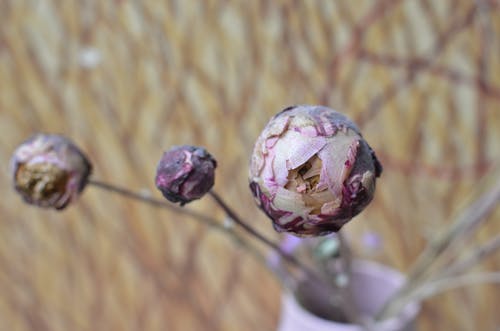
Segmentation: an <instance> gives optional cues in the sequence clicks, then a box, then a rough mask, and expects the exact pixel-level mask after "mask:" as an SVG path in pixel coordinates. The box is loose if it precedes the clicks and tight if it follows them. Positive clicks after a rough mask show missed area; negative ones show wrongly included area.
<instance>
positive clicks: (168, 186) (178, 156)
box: [155, 146, 217, 205]
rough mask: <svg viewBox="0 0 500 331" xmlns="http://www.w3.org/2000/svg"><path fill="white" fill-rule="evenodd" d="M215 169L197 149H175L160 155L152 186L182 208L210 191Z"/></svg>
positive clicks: (199, 149)
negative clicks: (178, 203) (154, 185)
mask: <svg viewBox="0 0 500 331" xmlns="http://www.w3.org/2000/svg"><path fill="white" fill-rule="evenodd" d="M216 166H217V162H216V161H215V160H214V158H213V157H212V156H211V155H210V154H209V153H208V152H207V151H206V150H205V149H203V148H201V147H195V146H175V147H173V148H172V149H170V150H169V151H167V152H165V153H163V156H162V158H161V160H160V162H159V164H158V167H157V170H156V178H155V184H156V187H157V188H158V189H159V190H160V191H161V192H162V193H163V196H164V197H165V198H167V200H169V201H171V202H180V203H181V205H184V204H186V203H188V202H190V201H192V200H195V199H199V198H201V197H202V196H203V195H205V193H207V192H208V191H210V189H211V188H212V186H213V185H214V178H215V168H216Z"/></svg>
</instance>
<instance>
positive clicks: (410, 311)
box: [278, 260, 420, 331]
mask: <svg viewBox="0 0 500 331" xmlns="http://www.w3.org/2000/svg"><path fill="white" fill-rule="evenodd" d="M404 280H405V278H404V276H403V275H402V274H401V273H399V272H398V271H396V270H394V269H391V268H388V267H386V266H383V265H380V264H377V263H374V262H369V261H361V260H357V261H353V274H352V279H351V284H352V295H353V299H354V302H355V303H356V304H357V305H358V307H359V309H360V310H361V312H362V313H363V314H367V315H373V314H375V313H376V312H377V311H378V310H379V309H380V308H381V307H382V305H383V304H384V303H385V302H386V301H387V300H388V298H389V296H390V295H391V294H392V293H394V291H396V290H397V289H398V288H399V287H400V286H401V285H402V284H403V283H404ZM311 293H312V292H311ZM308 300H311V298H309V299H308ZM419 310H420V305H419V304H418V303H410V304H408V305H407V306H406V307H405V308H404V309H403V310H402V312H401V313H400V314H399V315H398V316H396V317H393V318H391V319H387V320H384V321H382V322H379V323H377V324H376V325H375V327H374V330H376V331H414V330H415V319H416V316H417V314H418V312H419ZM278 331H363V328H362V327H361V326H359V325H355V324H347V323H339V322H332V321H330V320H326V319H323V318H320V317H318V316H316V315H314V314H312V313H311V312H309V311H308V310H306V309H304V308H303V307H302V306H301V305H300V304H299V303H298V302H297V300H296V299H295V295H293V294H291V293H289V292H285V293H284V294H283V298H282V307H281V319H280V322H279V326H278Z"/></svg>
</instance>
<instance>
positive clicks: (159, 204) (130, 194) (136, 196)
mask: <svg viewBox="0 0 500 331" xmlns="http://www.w3.org/2000/svg"><path fill="white" fill-rule="evenodd" d="M88 184H90V185H93V186H95V187H97V188H100V189H103V190H106V191H109V192H114V193H117V194H119V195H122V196H124V197H126V198H129V199H133V200H137V201H141V202H144V203H147V204H149V205H151V206H153V207H156V208H162V209H168V210H171V211H173V212H176V213H180V214H184V215H186V216H189V217H192V218H193V219H195V220H196V221H198V222H200V223H203V224H207V225H209V226H211V227H215V228H219V229H226V228H224V226H223V225H221V224H219V223H217V221H215V220H214V219H213V218H210V217H207V216H205V215H204V214H202V213H198V212H195V211H192V210H189V209H186V208H184V207H178V206H175V205H173V204H171V203H168V202H165V201H164V200H160V199H155V198H152V197H150V196H147V195H145V194H140V193H137V192H134V191H131V190H128V189H125V188H122V187H119V186H116V185H113V184H109V183H105V182H103V181H99V180H94V179H89V180H88Z"/></svg>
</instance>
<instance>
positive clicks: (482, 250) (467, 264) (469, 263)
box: [436, 234, 500, 279]
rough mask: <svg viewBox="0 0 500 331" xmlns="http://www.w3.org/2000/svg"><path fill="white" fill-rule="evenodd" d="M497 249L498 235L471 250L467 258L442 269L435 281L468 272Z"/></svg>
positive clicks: (499, 246)
mask: <svg viewBox="0 0 500 331" xmlns="http://www.w3.org/2000/svg"><path fill="white" fill-rule="evenodd" d="M498 249H500V234H499V235H497V236H496V237H494V238H493V239H490V240H489V241H487V242H486V243H485V244H482V245H479V246H477V247H475V248H474V249H472V252H471V253H470V254H469V255H468V256H467V257H465V258H463V259H461V260H458V261H456V262H455V263H453V264H452V265H450V266H448V267H445V268H443V271H442V273H441V274H439V275H437V276H436V279H440V278H446V277H450V276H454V275H458V274H460V273H462V272H464V271H466V270H469V269H470V268H472V267H474V266H475V265H476V264H478V263H479V262H481V261H482V260H484V259H485V258H487V257H488V256H489V255H491V254H493V253H495V252H496V251H498Z"/></svg>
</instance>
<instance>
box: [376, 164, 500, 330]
mask: <svg viewBox="0 0 500 331" xmlns="http://www.w3.org/2000/svg"><path fill="white" fill-rule="evenodd" d="M495 173H496V172H495ZM499 202H500V180H497V181H496V182H495V183H494V184H493V187H492V188H491V189H490V190H489V191H488V192H486V193H484V194H483V195H482V196H481V197H479V198H478V199H477V200H476V201H475V202H474V203H472V204H471V205H470V206H468V208H466V209H465V210H464V211H463V212H462V213H461V214H459V215H458V217H457V218H456V219H455V221H454V222H453V224H452V225H451V226H450V227H449V228H448V229H447V230H446V231H444V232H442V233H441V234H439V235H438V236H437V237H436V239H434V240H433V241H432V242H431V243H430V244H428V245H427V247H426V249H425V250H424V251H423V252H422V254H421V255H420V256H419V257H418V259H417V261H416V262H415V264H414V266H413V268H412V270H411V272H410V275H409V276H408V280H407V281H406V283H405V285H403V287H402V288H401V289H399V290H398V291H397V292H396V293H395V294H394V295H393V296H392V297H391V298H390V299H389V300H388V301H387V303H386V304H385V305H384V307H382V309H381V310H380V312H379V313H378V314H377V315H376V319H378V320H382V319H385V318H387V317H388V316H390V315H394V314H396V313H397V312H398V311H399V310H400V309H402V308H403V307H404V306H405V304H406V303H407V302H408V300H410V299H411V297H412V293H413V292H414V291H415V290H416V289H417V288H418V287H419V286H420V285H421V284H422V283H423V282H425V278H426V276H427V273H428V271H429V269H430V267H431V265H432V264H433V263H434V262H435V261H436V260H437V259H438V258H439V257H441V256H442V254H443V253H444V252H445V251H447V249H448V248H449V247H450V246H452V245H453V244H454V243H455V242H457V239H458V238H459V237H461V236H464V235H466V234H470V233H471V232H472V231H474V229H476V228H477V226H478V225H479V224H481V223H482V222H483V221H484V220H485V219H486V216H488V215H489V214H490V213H491V212H492V211H493V210H494V208H495V207H496V206H497V204H498V203H499Z"/></svg>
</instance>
